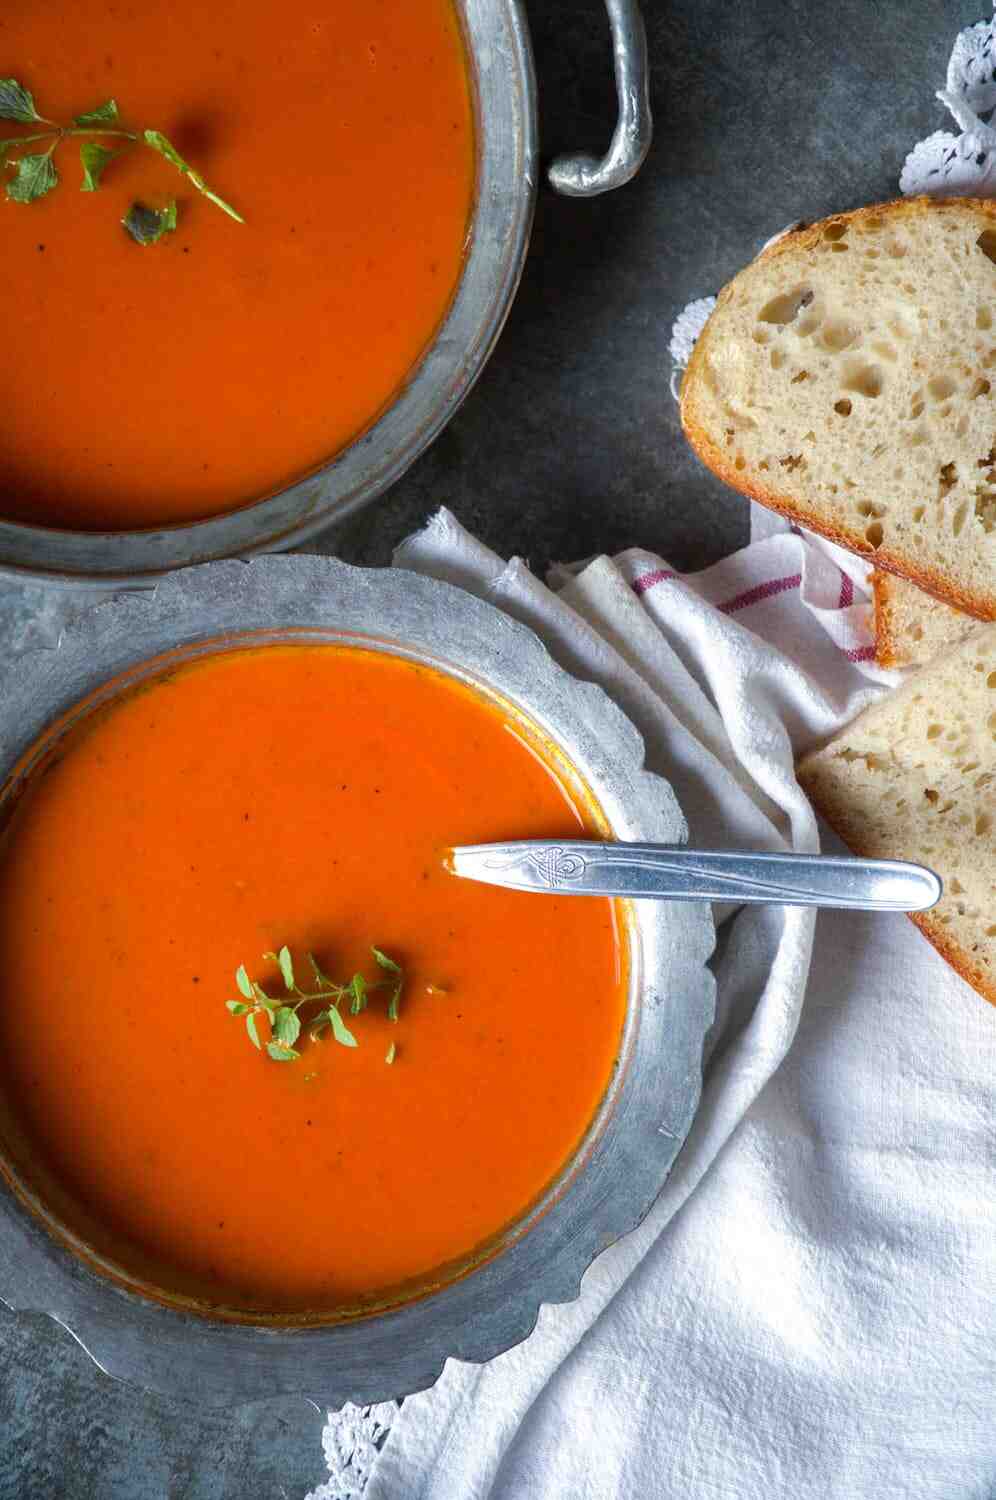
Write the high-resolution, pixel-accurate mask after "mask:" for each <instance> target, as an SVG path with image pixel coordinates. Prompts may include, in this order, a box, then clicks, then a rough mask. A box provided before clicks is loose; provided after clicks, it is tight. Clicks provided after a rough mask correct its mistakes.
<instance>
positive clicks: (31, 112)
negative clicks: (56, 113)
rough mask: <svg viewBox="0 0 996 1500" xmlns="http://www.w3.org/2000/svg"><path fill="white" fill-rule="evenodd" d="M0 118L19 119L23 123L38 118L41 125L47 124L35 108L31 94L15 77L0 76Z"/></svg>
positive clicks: (26, 123)
mask: <svg viewBox="0 0 996 1500" xmlns="http://www.w3.org/2000/svg"><path fill="white" fill-rule="evenodd" d="M0 120H19V121H20V122H21V123H22V124H23V125H30V124H32V123H33V122H34V121H35V120H40V121H41V122H42V124H43V125H47V124H48V121H47V120H45V119H43V117H42V116H41V115H40V114H39V113H38V111H37V110H36V109H35V101H34V99H33V98H32V97H31V94H30V93H29V92H28V90H27V89H26V88H25V87H24V85H23V84H22V83H18V81H17V79H16V78H0Z"/></svg>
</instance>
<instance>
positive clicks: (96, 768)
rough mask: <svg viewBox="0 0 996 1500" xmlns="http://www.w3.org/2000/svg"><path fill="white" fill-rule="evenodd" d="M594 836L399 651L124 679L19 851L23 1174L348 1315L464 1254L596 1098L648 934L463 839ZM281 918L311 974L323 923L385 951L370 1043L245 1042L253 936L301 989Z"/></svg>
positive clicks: (490, 1235) (182, 1253)
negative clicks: (466, 875)
mask: <svg viewBox="0 0 996 1500" xmlns="http://www.w3.org/2000/svg"><path fill="white" fill-rule="evenodd" d="M598 831H599V830H598V827H597V824H596V823H595V822H594V821H593V814H591V813H589V812H586V811H585V810H584V805H583V794H581V795H580V796H579V792H578V789H577V788H575V789H574V790H573V792H572V791H571V790H569V788H568V785H567V784H566V781H565V779H564V778H562V777H561V776H560V775H559V774H558V773H556V772H555V771H554V769H553V766H552V763H551V761H550V759H549V758H548V756H547V755H545V753H544V751H543V749H542V747H541V746H540V745H539V744H538V743H537V742H536V741H535V740H534V739H531V737H530V731H528V729H526V728H524V726H523V725H522V724H521V722H520V721H519V720H518V719H516V718H513V717H510V716H509V715H508V714H506V712H505V711H504V710H503V709H502V708H501V707H500V706H499V705H495V704H493V703H492V702H490V701H489V700H486V699H484V698H483V697H481V696H480V695H479V694H477V693H476V692H474V691H472V690H470V689H468V688H466V687H465V686H463V685H461V684H459V683H456V682H455V681H453V680H451V679H449V678H448V677H445V676H443V675H441V674H439V673H437V672H435V671H433V670H428V669H426V668H423V667H420V666H416V665H413V664H411V663H409V662H406V661H404V660H402V659H400V658H397V657H392V656H388V655H385V654H382V653H378V652H373V651H363V650H358V649H354V648H345V647H343V648H340V647H335V646H313V645H312V646H290V647H284V646H280V647H263V648H257V649H255V650H238V651H235V652H229V653H223V654H215V655H212V656H210V657H208V658H207V659H205V660H202V661H201V662H198V663H195V664H188V665H185V666H183V667H181V668H179V669H178V670H175V671H174V672H173V673H172V674H170V675H166V676H164V677H161V678H158V679H156V680H155V681H154V682H153V684H152V685H151V686H150V685H146V686H145V687H143V688H140V689H137V690H135V689H133V690H132V691H131V692H130V693H129V694H128V695H126V696H124V697H123V698H119V699H118V700H117V701H116V703H115V704H114V705H113V706H112V707H110V708H105V709H103V710H101V711H99V712H98V713H97V714H95V715H93V716H92V717H91V718H90V719H89V720H87V721H85V723H84V724H83V725H82V726H81V727H79V728H77V729H75V730H73V731H71V733H70V734H69V736H68V739H66V740H64V741H63V743H62V746H61V749H60V751H59V753H58V755H57V756H53V757H52V759H51V760H50V761H49V762H48V763H47V764H46V766H45V768H44V769H43V770H42V771H41V772H39V773H36V774H35V775H34V776H33V777H32V778H31V779H30V780H29V782H28V785H27V790H26V791H25V792H24V794H23V795H22V797H21V799H20V801H19V803H18V805H17V808H16V811H15V812H14V814H13V817H12V818H11V819H10V822H9V824H8V827H7V830H6V833H5V836H4V842H3V845H2V850H0V951H2V952H3V954H4V963H3V974H2V980H0V1102H2V1108H3V1115H4V1133H5V1134H6V1137H7V1141H8V1149H9V1152H10V1158H11V1160H12V1161H13V1162H15V1163H17V1164H18V1165H17V1168H16V1170H18V1171H20V1173H21V1175H22V1177H23V1178H26V1179H27V1180H28V1181H29V1182H30V1183H32V1184H33V1185H34V1188H35V1190H36V1191H38V1193H39V1194H40V1196H41V1197H42V1199H43V1200H47V1201H48V1203H49V1204H50V1205H51V1207H52V1210H53V1212H54V1213H55V1215H56V1217H58V1218H61V1220H62V1221H63V1222H64V1223H65V1224H66V1225H68V1227H69V1228H70V1229H71V1230H72V1231H73V1232H75V1233H76V1234H77V1235H78V1236H79V1237H81V1238H82V1239H83V1240H84V1241H86V1242H87V1243H89V1244H90V1245H91V1246H92V1247H93V1248H94V1249H96V1250H97V1251H98V1252H99V1253H100V1254H101V1255H102V1256H103V1257H105V1258H106V1259H110V1260H111V1261H112V1262H114V1263H115V1264H116V1265H117V1266H119V1267H123V1268H124V1269H125V1271H126V1272H127V1273H129V1274H130V1275H132V1276H133V1277H136V1276H137V1277H138V1278H139V1279H145V1280H147V1281H151V1282H152V1284H153V1285H155V1286H159V1287H161V1288H165V1290H166V1291H167V1293H180V1294H184V1295H188V1296H193V1297H195V1298H199V1299H202V1300H206V1301H208V1302H211V1303H213V1304H215V1305H218V1306H226V1307H230V1308H234V1309H246V1310H249V1309H256V1310H267V1311H274V1312H304V1311H318V1312H322V1311H324V1312H334V1311H335V1310H337V1309H339V1310H341V1309H348V1308H355V1307H358V1306H363V1305H370V1304H371V1302H372V1301H376V1300H377V1299H378V1298H383V1297H390V1296H391V1295H392V1293H393V1294H395V1295H405V1292H404V1289H405V1288H408V1289H409V1290H412V1289H417V1287H418V1286H419V1285H420V1284H421V1285H423V1286H424V1285H426V1284H429V1283H431V1282H432V1280H433V1278H434V1277H438V1276H445V1275H446V1274H449V1273H452V1271H453V1270H454V1269H455V1268H459V1266H460V1265H461V1263H462V1264H464V1265H466V1264H467V1263H468V1261H469V1259H470V1258H472V1257H473V1256H474V1255H475V1254H476V1253H480V1252H483V1251H484V1250H485V1249H486V1247H487V1245H488V1242H489V1241H491V1240H493V1239H494V1237H495V1236H497V1235H499V1234H500V1232H501V1231H502V1230H503V1229H506V1228H508V1227H509V1226H510V1225H511V1224H513V1223H514V1221H515V1220H516V1219H517V1218H519V1217H521V1215H522V1214H523V1212H524V1211H525V1210H526V1209H527V1208H528V1207H529V1206H530V1205H531V1204H533V1203H535V1202H536V1200H537V1199H538V1198H539V1197H540V1195H541V1194H542V1192H543V1190H544V1189H545V1188H547V1187H548V1186H549V1185H550V1183H551V1182H552V1181H553V1180H554V1179H555V1178H556V1176H557V1174H558V1172H559V1171H560V1170H561V1169H562V1167H563V1166H564V1165H565V1163H566V1162H567V1161H568V1160H569V1159H570V1157H571V1155H572V1153H573V1151H574V1150H575V1148H576V1147H577V1145H578V1144H579V1142H580V1140H581V1139H582V1137H583V1136H584V1134H585V1132H586V1130H587V1128H588V1126H589V1125H590V1122H591V1120H592V1118H593V1116H594V1114H595V1112H596V1110H597V1108H598V1105H599V1102H600V1100H601V1098H602V1096H603V1094H604V1091H605V1089H606V1086H607V1084H608V1081H609V1079H610V1077H611V1074H612V1070H613V1067H614V1064H615V1059H616V1057H617V1053H618V1048H619V1043H620V1036H621V1029H622V1026H623V1022H624V1018H625V1009H626V998H625V991H626V973H625V971H626V952H625V940H624V939H623V938H621V936H620V933H619V931H618V930H617V925H616V910H615V907H614V906H613V904H612V903H610V902H608V901H603V900H597V899H578V898H573V899H572V898H569V897H566V898H565V897H557V896H539V895H528V894H524V893H521V892H510V891H502V890H500V889H497V888H495V887H490V886H485V885H478V884H475V883H472V882H469V881H464V880H458V879H457V878H456V877H454V876H452V875H450V874H449V873H448V872H447V870H446V868H445V852H446V849H447V848H448V847H450V846H451V845H452V844H454V843H461V842H476V841H489V840H499V839H507V838H514V837H523V838H537V837H547V836H550V837H567V836H577V835H579V834H581V835H584V834H585V833H591V834H597V832H598ZM283 944H287V945H289V948H290V949H291V952H292V954H293V956H294V959H295V967H296V970H297V975H296V977H297V978H298V980H299V982H301V983H302V987H304V988H310V987H311V974H310V971H309V970H308V968H307V965H306V963H305V961H304V955H305V952H306V950H311V951H312V952H313V953H314V954H315V956H316V957H317V959H318V962H319V964H320V965H321V967H322V969H323V970H324V971H325V972H326V973H327V974H328V975H330V976H331V977H332V978H333V979H336V980H344V979H350V978H351V977H352V975H353V974H354V973H356V972H360V973H362V974H363V975H365V976H366V978H367V979H368V980H369V981H370V982H371V983H374V982H375V981H376V980H377V979H379V978H384V977H387V978H389V979H390V977H391V976H390V975H389V974H388V973H387V971H383V970H380V969H378V966H377V964H376V962H375V961H374V960H373V958H372V956H371V945H377V946H378V947H379V948H380V949H381V950H382V951H383V952H385V953H386V954H387V955H388V957H390V958H393V959H395V960H397V962H398V963H399V964H401V965H402V966H403V969H404V973H405V983H404V989H403V993H402V996H401V1000H400V1005H399V1011H398V1018H397V1020H396V1021H393V1020H392V1019H391V1018H390V1015H389V1004H390V991H389V990H376V991H373V992H372V993H371V994H370V995H369V997H368V1004H367V1008H366V1009H365V1010H363V1011H362V1012H360V1013H359V1014H356V1015H354V1014H352V1012H351V1008H350V1004H349V1003H348V1002H347V1003H344V1004H343V1006H342V1007H341V1009H342V1015H343V1018H344V1022H345V1023H346V1024H347V1026H348V1028H349V1029H350V1030H351V1033H352V1035H353V1036H354V1038H355V1041H356V1043H357V1045H356V1046H355V1047H349V1046H346V1045H342V1044H341V1043H340V1042H337V1041H336V1040H335V1039H334V1038H333V1037H331V1036H329V1035H327V1034H326V1035H325V1036H324V1037H322V1038H320V1039H319V1040H312V1039H311V1037H310V1036H309V1035H308V1032H307V1028H306V1029H305V1031H304V1032H303V1033H302V1036H301V1039H300V1041H299V1042H298V1044H297V1047H296V1049H295V1050H297V1051H299V1053H300V1056H299V1058H297V1059H296V1060H291V1061H286V1062H279V1061H274V1060H271V1058H270V1057H269V1056H268V1055H267V1053H266V1051H265V1050H262V1051H257V1050H255V1048H254V1047H253V1045H252V1043H251V1041H250V1039H249V1037H248V1035H247V1032H246V1025H245V1019H244V1018H243V1017H240V1016H236V1015H232V1014H230V1012H229V1010H228V1009H227V1008H226V1001H229V1000H234V1001H236V1002H240V1001H241V998H242V997H241V996H240V995H239V992H238V989H237V988H236V983H235V973H236V970H237V968H238V966H239V965H240V964H241V963H244V964H245V965H246V968H247V971H248V975H249V977H250V978H251V979H253V980H256V981H257V982H260V983H262V985H263V986H264V988H265V989H266V990H267V991H268V993H270V994H271V995H279V994H281V993H282V984H281V982H280V977H279V975H278V972H277V969H276V967H275V965H274V964H273V963H272V961H267V960H265V959H264V958H263V954H265V953H266V952H268V951H271V950H279V948H280V947H281V945H283ZM25 997H30V1001H29V1003H28V1004H27V1008H26V1005H25ZM307 1013H308V1012H305V1014H307ZM258 1029H259V1035H260V1040H261V1041H262V1043H263V1046H264V1049H265V1045H266V1041H267V1038H268V1036H269V1027H268V1025H267V1023H266V1022H265V1021H264V1020H262V1019H261V1020H260V1022H259V1027H258ZM392 1047H393V1051H392V1050H391V1049H392ZM389 1056H390V1057H391V1058H392V1059H393V1060H392V1061H391V1062H388V1060H387V1059H388V1057H389ZM447 1268H449V1269H448V1270H447Z"/></svg>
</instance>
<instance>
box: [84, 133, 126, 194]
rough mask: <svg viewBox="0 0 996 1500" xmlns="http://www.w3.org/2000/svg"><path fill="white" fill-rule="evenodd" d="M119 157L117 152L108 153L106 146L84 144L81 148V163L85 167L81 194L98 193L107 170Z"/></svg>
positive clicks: (85, 142) (94, 143) (86, 142)
mask: <svg viewBox="0 0 996 1500" xmlns="http://www.w3.org/2000/svg"><path fill="white" fill-rule="evenodd" d="M117 155H118V152H117V151H108V149H107V147H106V146H98V145H97V142H96V141H84V142H83V144H82V146H81V147H80V163H81V165H82V167H83V186H82V187H81V188H80V192H81V193H95V192H96V191H97V189H98V188H99V187H100V179H101V178H102V177H103V175H104V171H105V169H106V168H107V167H108V166H109V165H110V163H111V162H112V161H113V160H114V158H115V157H116V156H117Z"/></svg>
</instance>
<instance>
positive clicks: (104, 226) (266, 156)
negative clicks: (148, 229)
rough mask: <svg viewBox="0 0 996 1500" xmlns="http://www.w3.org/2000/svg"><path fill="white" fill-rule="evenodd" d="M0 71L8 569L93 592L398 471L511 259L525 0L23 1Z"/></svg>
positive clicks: (305, 516) (216, 553)
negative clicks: (7, 90) (7, 302)
mask: <svg viewBox="0 0 996 1500" xmlns="http://www.w3.org/2000/svg"><path fill="white" fill-rule="evenodd" d="M619 8H621V9H622V10H623V11H625V12H632V13H633V15H634V16H635V15H636V8H635V0H625V3H624V4H623V5H622V6H621V7H619V6H616V7H615V9H619ZM638 40H639V41H640V42H642V33H640V36H639V39H638ZM639 50H640V49H639V46H638V42H637V39H634V37H633V36H631V35H630V34H629V33H627V37H626V39H625V46H624V47H623V54H624V55H628V54H631V53H633V52H636V53H639ZM150 57H155V59H156V66H155V67H154V68H150V67H149V66H148V59H149V58H150ZM0 75H10V78H8V80H7V82H8V83H14V84H16V86H17V88H18V89H19V90H20V92H19V93H18V94H17V95H16V97H13V99H11V97H8V98H7V102H6V105H4V101H3V98H0V136H3V137H9V138H10V139H12V140H13V141H14V146H12V147H10V148H9V149H8V150H7V155H8V158H9V159H8V161H7V164H6V166H3V165H2V163H3V154H4V150H5V147H6V141H5V142H4V145H3V146H0V178H2V180H3V183H4V185H5V190H4V191H0V218H2V221H3V234H2V237H0V243H2V245H3V249H2V252H0V257H2V261H3V267H4V272H5V279H6V282H7V285H8V286H9V287H12V288H16V294H15V299H14V302H13V304H12V315H11V317H10V318H9V319H8V320H7V322H6V324H5V339H4V354H3V360H4V361H5V362H6V365H7V368H8V376H9V378H8V379H7V380H6V381H5V382H4V409H5V423H4V440H3V443H2V444H0V567H4V568H6V569H13V570H17V571H21V572H25V573H30V574H32V575H35V576H37V577H40V578H45V577H48V578H52V579H55V580H61V581H69V582H77V583H85V582H88V581H90V582H95V583H98V584H99V583H108V582H112V581H115V580H117V581H125V580H131V581H136V580H141V579H143V578H147V577H148V576H150V575H154V574H157V573H161V572H163V571H165V570H167V569H169V568H173V567H178V566H184V565H187V564H191V563H196V562H202V561H206V560H209V559H211V558H218V557H225V556H232V555H245V554H249V553H256V552H262V551H273V550H277V549H281V548H284V547H287V546H289V545H291V544H292V543H299V542H301V541H302V540H304V539H306V538H307V537H308V536H310V535H312V534H313V533H315V532H316V531H318V530H320V529H321V528H322V527H323V526H325V525H327V524H328V523H329V522H330V521H331V520H333V519H336V518H338V517H341V516H343V515H344V514H346V513H347V512H348V511H350V510H351V509H353V508H354V507H356V506H359V505H361V504H363V503H365V502H366V501H368V500H370V499H372V498H373V497H374V496H376V495H378V494H380V493H381V492H382V491H383V490H384V489H385V488H387V486H389V485H390V484H391V483H392V482H393V481H394V480H395V479H397V478H398V477H399V476H400V474H402V473H403V472H404V470H405V469H406V468H407V467H408V466H409V465H410V464H411V463H412V462H413V460H414V459H415V458H416V457H417V455H418V454H419V453H420V452H421V451H422V450H423V449H424V448H425V447H426V446H427V445H428V444H429V443H430V442H431V441H432V439H433V438H434V437H435V436H436V434H437V433H438V432H439V431H440V430H441V428H442V427H443V426H444V425H445V423H446V422H447V421H448V420H449V418H450V417H451V416H452V415H453V413H454V412H455V410H456V409H457V407H458V405H459V404H460V402H461V401H462V399H463V397H464V396H465V395H466V394H467V391H468V390H469V389H470V387H471V385H472V384H473V382H474V380H475V379H476V378H477V376H478V374H479V373H480V371H481V369H482V367H483V364H484V362H485V360H486V358H487V356H488V354H489V352H490V350H491V348H492V347H493V344H494V342H495V340H496V338H497V336H498V333H499V331H500V329H501V327H502V324H503V322H504V319H505V316H506V313H507V311H508V307H509V304H510V301H511V298H512V296H513V294H514V291H515V288H516V286H517V283H518V279H519V275H520V272H521V268H522V263H523V259H524V256H525V252H526V246H527V241H528V236H529V230H530V225H531V218H532V210H533V198H534V192H535V184H536V178H537V149H538V148H537V126H536V87H535V79H534V75H533V65H532V58H531V53H530V45H529V37H528V28H527V25H526V21H525V18H524V14H523V11H522V9H521V6H520V3H519V0H390V3H387V0H341V3H339V4H337V5H335V6H334V7H331V8H330V6H329V4H328V0H291V3H290V4H287V5H281V6H274V5H272V4H268V3H265V0H217V3H216V4H213V5H211V6H204V5H201V4H199V3H197V0H147V3H145V4H143V5H141V6H137V7H131V8H127V7H126V8H124V9H122V8H121V7H119V6H116V5H113V4H110V3H109V0H74V3H73V4H72V5H58V4H55V5H50V6H43V5H39V4H36V3H34V0H15V3H14V4H13V6H10V5H8V6H7V7H6V8H5V11H4V25H3V30H2V34H0ZM644 92H645V87H644ZM624 97H625V98H626V99H627V100H630V99H631V98H632V97H633V91H632V90H630V89H627V90H626V93H625V96H624ZM644 113H645V116H646V118H647V120H648V119H649V115H647V114H646V111H644ZM8 121H10V122H11V123H9V124H8V123H6V122H8ZM80 121H82V122H83V123H82V124H81V123H79V122H80ZM648 128H649V127H648ZM147 133H150V134H151V135H152V136H153V139H154V140H155V141H157V142H158V144H157V145H155V146H150V145H149V144H148V140H147ZM620 139H621V140H623V141H626V142H631V140H632V133H631V132H625V131H624V132H622V133H621V135H620ZM164 142H166V143H168V145H169V148H170V151H172V153H173V154H172V155H170V154H169V152H167V151H166V147H165V146H164V144H163V143H164ZM647 144H648V137H647V136H646V135H645V136H644V138H643V139H642V140H641V143H640V150H639V152H638V153H637V156H639V158H640V159H642V153H643V152H644V151H645V149H646V145H647ZM83 151H88V152H91V153H93V152H97V153H103V154H102V155H100V154H98V155H97V156H96V158H94V157H93V156H92V155H91V156H90V157H88V158H87V162H88V163H89V165H86V164H85V163H84V162H83V160H82V159H81V157H80V152H83ZM626 151H628V152H629V153H630V157H631V158H632V159H629V158H628V159H627V164H626V165H627V171H628V173H629V175H631V173H632V171H633V170H635V167H636V165H637V164H638V163H637V156H633V154H632V153H633V147H632V145H631V144H630V145H628V146H627V147H626ZM177 160H179V162H180V163H181V165H180V167H179V168H178V166H177ZM32 162H34V163H35V167H34V168H32V167H31V163H32ZM22 168H23V170H22ZM186 168H189V169H190V170H186ZM84 170H86V173H87V175H86V176H84V175H83V173H84ZM45 173H48V174H49V175H48V176H47V177H44V180H43V181H42V182H41V184H40V185H39V182H38V178H39V175H43V174H45ZM191 174H193V175H191ZM625 175H627V173H626V171H623V172H619V171H617V172H616V174H615V177H614V178H612V179H611V180H613V181H614V180H622V179H623V177H624V176H625ZM578 181H579V182H580V184H581V185H580V186H579V187H578V188H577V190H578V191H591V190H594V189H593V188H592V186H591V185H590V184H589V183H588V181H587V179H585V178H584V176H583V174H582V176H581V177H580V178H578ZM608 181H609V179H608V178H606V179H605V180H604V181H603V182H602V183H601V185H602V186H604V185H606V183H607V182H608ZM81 185H82V186H84V187H85V188H86V189H87V190H86V191H83V192H80V191H79V190H78V189H79V187H80V186H81ZM597 185H598V184H596V187H597ZM208 189H209V190H208ZM31 194H36V196H33V197H31V198H30V201H23V200H24V199H25V198H26V197H28V196H30V195H31ZM219 205H220V206H219ZM136 206H140V207H141V208H142V209H143V211H144V212H145V213H146V215H147V216H148V215H149V214H150V213H151V214H152V216H153V218H152V222H153V224H158V228H157V229H156V231H155V238H154V240H153V241H150V242H143V243H137V242H136V240H135V238H134V237H133V235H132V233H130V232H127V231H126V230H125V228H124V227H123V224H124V223H126V222H130V215H131V213H132V212H133V210H134V209H135V207H136ZM167 212H168V213H169V214H171V215H172V218H171V219H167V218H166V217H163V216H165V215H166V214H167ZM156 216H159V217H158V219H157V218H156ZM167 225H168V227H167Z"/></svg>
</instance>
